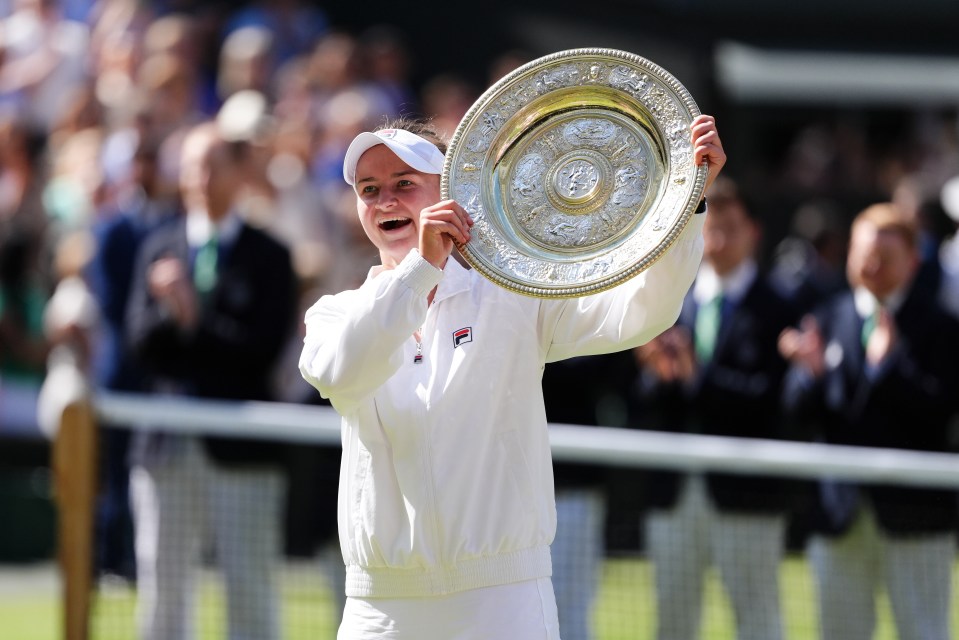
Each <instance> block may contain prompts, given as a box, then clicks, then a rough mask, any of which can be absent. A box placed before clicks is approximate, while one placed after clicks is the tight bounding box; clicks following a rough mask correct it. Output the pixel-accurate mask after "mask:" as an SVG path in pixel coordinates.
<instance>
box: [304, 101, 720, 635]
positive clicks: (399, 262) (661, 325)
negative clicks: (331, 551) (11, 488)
mask: <svg viewBox="0 0 959 640" xmlns="http://www.w3.org/2000/svg"><path fill="white" fill-rule="evenodd" d="M690 135H692V136H693V138H694V141H695V142H696V143H697V144H696V148H697V149H698V150H699V151H698V153H697V158H696V160H697V162H699V163H702V162H708V163H709V164H710V166H711V168H713V171H712V173H713V175H712V176H711V177H715V174H716V173H718V169H719V168H720V167H721V166H722V165H723V163H724V162H725V154H724V153H723V151H722V146H721V144H720V142H719V138H718V135H717V134H716V129H715V124H714V122H713V120H712V118H710V117H708V116H707V117H703V118H702V119H700V120H698V121H697V122H695V123H693V127H692V131H691V132H690ZM434 140H435V134H432V133H431V132H429V131H428V129H426V128H423V127H422V126H421V125H418V124H416V125H414V124H404V125H403V126H402V127H400V126H398V125H394V126H390V127H387V128H385V129H383V130H380V131H377V132H374V133H363V134H360V135H359V136H357V137H356V139H354V141H353V143H352V144H351V145H350V148H349V150H348V151H347V154H346V161H345V164H344V167H343V176H344V178H345V180H346V182H347V183H348V184H351V185H353V187H354V190H355V193H356V206H357V213H358V215H359V218H360V221H361V223H362V226H363V229H364V231H365V232H366V234H367V236H369V238H370V241H371V242H372V243H373V244H374V245H375V246H376V248H377V249H378V250H379V252H380V258H381V261H382V266H381V267H379V268H375V269H373V270H372V271H371V272H370V275H369V277H368V278H367V280H366V282H364V284H363V285H362V286H361V287H360V288H359V289H356V290H353V291H344V292H343V293H340V294H337V295H334V296H324V297H323V298H321V299H320V300H319V301H318V302H317V303H316V304H315V305H313V307H311V308H310V309H309V310H308V311H307V313H306V337H305V339H304V347H303V352H302V354H301V356H300V371H301V373H302V374H303V376H304V378H306V379H307V380H308V381H309V382H310V383H311V384H312V385H313V386H315V387H316V388H317V389H318V390H319V391H320V393H321V394H322V395H323V396H325V397H327V398H329V399H330V400H331V402H332V404H333V407H334V408H335V409H336V410H337V411H338V412H339V413H340V414H341V415H342V417H343V422H342V424H343V458H342V465H343V468H342V472H341V475H340V477H341V482H340V486H339V491H340V500H339V513H338V519H339V531H340V536H341V547H342V549H343V552H344V556H345V560H346V572H347V584H346V594H347V601H346V608H345V610H344V614H343V623H342V626H341V627H340V631H339V635H338V637H339V639H340V640H365V639H367V638H370V639H372V638H377V639H378V640H383V639H387V640H406V639H414V638H415V639H416V640H441V639H446V638H451V637H456V638H461V639H463V640H471V639H476V640H479V639H485V638H513V639H515V640H557V639H558V638H559V629H558V626H559V625H558V621H557V611H556V600H555V596H554V594H553V586H552V583H551V581H550V574H551V572H552V566H551V559H550V549H549V545H550V543H551V542H552V540H553V536H554V534H555V528H556V512H555V500H554V495H553V477H552V460H551V457H550V449H549V438H548V433H547V428H546V414H545V408H544V403H543V390H542V385H541V380H542V371H543V367H544V366H545V363H546V362H549V361H554V360H561V359H565V358H571V357H575V356H579V355H589V354H596V353H606V352H611V351H620V350H625V349H630V348H632V347H634V346H636V345H638V344H642V343H643V342H646V341H647V340H649V339H651V338H652V337H653V336H655V335H656V334H657V333H659V332H660V331H662V330H663V329H665V328H666V327H667V326H669V325H670V324H672V322H673V320H674V319H675V317H676V315H677V313H678V310H679V308H680V304H681V302H682V299H683V295H684V294H685V292H686V289H687V288H688V287H689V284H690V283H691V282H692V278H693V276H694V274H695V272H696V269H697V267H698V266H699V261H700V258H701V256H702V236H701V228H702V218H703V216H694V217H695V218H696V220H695V221H694V222H691V223H690V224H688V225H687V227H686V230H685V231H684V232H683V233H682V234H681V235H680V237H679V238H678V239H677V240H676V242H675V243H674V244H673V246H672V248H671V249H670V250H669V251H668V252H667V254H666V255H664V256H663V257H662V258H661V259H660V260H659V261H657V263H656V264H655V265H653V266H652V267H651V268H650V269H649V271H648V273H647V277H645V278H633V279H632V280H629V281H628V282H625V283H623V285H621V286H619V287H616V288H614V289H610V290H608V291H605V292H603V293H600V294H596V295H592V296H586V297H583V298H578V299H562V300H561V299H552V300H549V299H538V298H531V297H526V296H521V295H518V294H516V293H513V292H511V291H508V290H506V289H504V288H502V287H498V286H496V285H495V284H493V283H492V282H491V281H489V280H487V279H486V278H484V277H483V276H482V275H481V274H479V273H478V272H476V271H467V270H466V269H464V268H463V267H462V266H460V264H459V263H458V262H457V261H456V260H450V259H449V257H450V255H451V254H452V251H453V248H454V246H463V245H466V244H467V243H469V242H470V237H471V227H472V225H473V221H472V219H471V218H470V215H469V214H468V213H467V212H466V211H465V210H464V209H463V207H462V206H460V204H459V203H457V202H456V201H454V200H440V174H441V172H442V170H443V166H444V161H445V159H444V154H443V151H444V149H445V147H444V146H443V145H440V144H436V143H434ZM437 142H438V141H437ZM504 363H509V364H510V366H509V367H508V368H506V367H504ZM478 488H481V490H478ZM490 505H495V509H493V510H491V509H490Z"/></svg>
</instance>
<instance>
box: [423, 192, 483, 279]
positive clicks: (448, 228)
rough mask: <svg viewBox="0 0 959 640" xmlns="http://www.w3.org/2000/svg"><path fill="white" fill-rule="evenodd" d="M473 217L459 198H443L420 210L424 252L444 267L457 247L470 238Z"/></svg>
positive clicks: (434, 262)
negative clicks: (455, 246) (457, 200)
mask: <svg viewBox="0 0 959 640" xmlns="http://www.w3.org/2000/svg"><path fill="white" fill-rule="evenodd" d="M472 226H473V219H472V218H471V217H470V215H469V214H468V213H467V212H466V210H465V209H463V207H461V206H460V205H459V203H457V202H456V201H455V200H442V201H440V202H437V203H436V204H434V205H432V206H430V207H427V208H425V209H423V210H422V211H421V212H420V228H419V232H420V246H419V250H420V255H421V256H423V259H424V260H426V261H427V262H429V263H430V264H432V265H433V266H434V267H436V268H437V269H442V268H443V265H445V264H446V260H447V259H448V258H449V256H450V253H452V252H453V246H454V244H455V245H464V244H466V243H467V242H469V240H470V228H471V227H472Z"/></svg>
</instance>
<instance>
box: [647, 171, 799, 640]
mask: <svg viewBox="0 0 959 640" xmlns="http://www.w3.org/2000/svg"><path fill="white" fill-rule="evenodd" d="M706 199H707V201H708V202H709V215H708V217H707V218H706V223H705V226H704V228H703V235H704V237H705V246H704V260H703V265H702V267H701V269H700V271H699V274H698V275H697V278H696V281H695V283H694V284H693V287H692V289H691V291H690V294H689V295H687V297H686V300H685V303H684V304H683V309H682V312H681V313H680V317H679V321H678V323H677V324H676V326H675V327H673V328H671V329H669V330H667V331H666V332H664V333H663V334H662V335H661V336H660V337H658V338H656V339H655V340H653V341H651V342H650V343H649V344H647V345H644V346H643V347H641V348H640V349H639V350H638V355H639V357H640V360H641V362H642V363H643V365H644V370H643V372H642V377H641V383H640V389H641V392H640V393H641V403H642V405H643V407H644V408H645V409H646V410H647V411H649V412H650V415H647V416H644V417H642V418H640V421H639V422H638V424H640V425H641V426H644V427H650V428H656V429H660V430H668V431H681V432H691V433H705V434H709V435H719V436H734V437H749V438H775V437H780V436H782V435H783V434H782V432H781V420H780V413H779V410H778V408H779V397H780V390H781V382H782V378H783V374H784V373H785V370H786V363H785V361H784V360H783V359H782V358H781V357H780V356H779V353H778V352H777V350H776V340H777V338H778V336H779V333H780V332H781V331H782V330H783V329H785V328H786V327H787V326H788V325H789V324H790V323H791V322H792V321H793V320H794V318H793V314H792V312H791V307H790V305H789V304H788V302H787V301H786V300H785V299H783V298H782V297H781V296H780V295H779V294H777V293H776V292H775V291H774V290H773V288H772V286H771V285H770V284H769V283H768V282H767V281H766V279H764V278H763V277H761V276H760V275H759V273H758V266H757V264H756V261H755V258H754V256H755V254H756V250H757V247H758V243H759V239H760V226H759V222H758V221H757V220H756V219H755V218H754V216H753V213H752V209H751V208H750V207H749V206H748V205H747V203H746V202H745V200H744V199H743V198H742V196H741V195H740V193H739V191H738V189H737V187H736V185H735V184H734V183H733V182H732V181H731V180H729V179H723V178H720V179H718V180H717V181H716V183H715V184H714V185H713V188H712V189H711V190H710V192H709V193H707V197H706ZM654 412H655V413H658V414H659V415H658V417H655V416H653V415H652V414H653V413H654ZM648 492H649V495H648V498H649V502H650V507H651V510H650V512H649V514H648V515H647V518H646V541H647V548H648V552H649V555H650V558H651V559H652V562H653V564H654V565H655V568H656V602H657V606H658V612H659V615H658V623H659V627H658V630H657V638H659V640H675V639H680V638H695V637H696V636H697V634H698V628H699V624H700V618H701V615H702V594H703V588H704V579H705V576H706V569H707V568H708V566H709V565H710V564H713V565H714V566H715V567H716V568H717V569H718V571H719V574H720V576H721V577H722V580H723V584H724V586H725V588H726V593H727V594H728V595H729V599H730V602H731V604H732V608H733V611H734V614H735V619H736V627H737V637H738V638H740V640H776V639H779V638H782V637H783V628H782V617H781V611H780V601H779V587H778V580H779V562H780V559H781V557H782V554H783V547H784V545H785V526H786V513H787V511H788V509H789V504H790V502H789V497H788V495H787V493H786V487H785V485H783V484H780V483H779V482H777V481H774V480H770V479H769V478H762V479H757V478H753V477H747V476H731V475H724V474H719V473H709V474H706V476H705V477H704V476H702V475H699V474H688V475H685V476H680V475H677V474H675V473H672V472H652V473H650V476H649V486H648Z"/></svg>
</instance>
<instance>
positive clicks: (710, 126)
mask: <svg viewBox="0 0 959 640" xmlns="http://www.w3.org/2000/svg"><path fill="white" fill-rule="evenodd" d="M691 129H692V135H693V161H694V162H695V163H696V164H697V165H701V164H703V163H704V162H705V163H706V167H707V169H708V170H709V173H708V174H707V176H706V188H705V189H704V192H705V191H708V190H709V187H710V185H712V184H713V181H715V180H716V176H718V175H719V172H720V171H721V170H722V168H723V166H724V165H725V164H726V152H725V151H724V150H723V143H722V140H720V139H719V130H717V129H716V118H714V117H712V116H709V115H705V114H703V115H700V116H697V117H696V118H695V119H694V120H693V123H692V125H691Z"/></svg>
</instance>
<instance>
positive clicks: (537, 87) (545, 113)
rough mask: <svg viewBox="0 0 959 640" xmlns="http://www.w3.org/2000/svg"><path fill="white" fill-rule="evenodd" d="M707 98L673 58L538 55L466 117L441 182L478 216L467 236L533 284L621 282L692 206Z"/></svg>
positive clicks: (498, 267)
mask: <svg viewBox="0 0 959 640" xmlns="http://www.w3.org/2000/svg"><path fill="white" fill-rule="evenodd" d="M697 115H699V108H698V107H697V106H696V103H695V101H694V100H693V98H692V96H690V94H689V92H688V91H686V89H685V88H684V87H683V86H682V85H681V84H680V83H679V82H678V81H677V80H676V79H675V78H674V77H673V76H672V75H670V74H669V73H668V72H667V71H665V70H664V69H663V68H662V67H659V66H658V65H656V64H653V63H652V62H650V61H649V60H646V59H645V58H641V57H640V56H637V55H634V54H631V53H627V52H624V51H616V50H613V49H573V50H569V51H562V52H559V53H554V54H551V55H548V56H545V57H543V58H539V59H538V60H534V61H533V62H530V63H528V64H526V65H524V66H523V67H521V68H519V69H517V70H516V71H514V72H512V73H511V74H509V75H508V76H506V77H505V78H503V79H502V80H500V81H499V82H497V83H496V84H495V85H493V86H492V87H490V88H489V89H488V90H487V91H486V92H485V93H484V94H483V95H482V96H481V97H480V98H479V99H478V100H477V101H476V103H475V104H473V106H472V107H471V108H470V110H469V111H468V112H467V114H466V116H465V117H464V118H463V120H462V122H460V124H459V126H458V127H457V128H456V132H455V133H454V135H453V139H452V141H451V142H450V148H449V150H448V151H447V153H446V165H445V167H444V170H443V176H442V182H441V190H442V195H443V197H444V198H455V199H456V200H457V201H458V202H459V203H460V204H461V205H462V206H463V207H464V208H465V209H466V210H467V211H469V213H470V215H472V217H473V220H474V221H475V225H474V227H473V230H472V239H471V241H470V242H469V243H467V244H466V245H464V246H462V247H460V252H461V253H462V254H463V257H464V258H465V259H466V261H467V262H469V263H470V265H472V267H473V268H474V269H476V270H477V271H478V272H480V273H481V274H483V275H484V276H486V277H487V278H489V279H490V280H492V281H493V282H495V283H496V284H498V285H500V286H503V287H505V288H507V289H510V290H513V291H516V292H518V293H522V294H525V295H529V296H536V297H545V298H553V297H557V298H570V297H576V296H584V295H589V294H591V293H596V292H599V291H602V290H604V289H609V288H611V287H614V286H616V285H617V284H619V283H620V282H623V281H624V280H627V279H628V278H631V277H633V276H635V275H636V274H638V273H640V272H642V271H643V270H644V269H646V268H647V267H648V266H649V265H651V264H652V263H653V262H655V260H656V259H657V258H658V257H659V256H661V255H662V254H663V252H665V251H666V250H667V249H668V248H669V247H670V245H671V244H672V243H673V241H674V240H675V239H676V237H677V236H678V235H679V233H680V232H681V231H682V230H683V227H684V226H685V225H686V223H687V222H688V220H689V218H690V216H691V215H693V212H694V211H695V209H696V207H697V205H698V203H699V201H700V199H701V198H702V195H703V188H704V185H705V181H706V172H707V169H706V167H705V166H696V165H695V164H694V162H693V147H692V142H691V133H690V124H691V122H692V120H693V118H695V117H696V116H697Z"/></svg>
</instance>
